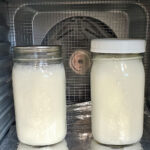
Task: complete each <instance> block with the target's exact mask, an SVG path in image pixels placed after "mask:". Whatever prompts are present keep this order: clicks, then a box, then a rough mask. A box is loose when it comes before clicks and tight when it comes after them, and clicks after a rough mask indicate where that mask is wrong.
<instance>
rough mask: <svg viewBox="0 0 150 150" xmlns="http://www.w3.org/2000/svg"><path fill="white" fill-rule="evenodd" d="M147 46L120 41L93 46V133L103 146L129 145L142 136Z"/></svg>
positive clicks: (94, 43)
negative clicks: (145, 52) (144, 59)
mask: <svg viewBox="0 0 150 150" xmlns="http://www.w3.org/2000/svg"><path fill="white" fill-rule="evenodd" d="M145 45H146V44H145V41H144V40H119V39H97V40H93V41H92V43H91V51H92V52H93V65H92V70H91V98H92V133H93V136H94V138H95V140H97V141H98V142H100V143H103V144H110V145H126V144H132V143H136V142H137V141H139V140H140V139H141V137H142V134H143V113H144V112H143V110H144V86H145V73H144V67H143V63H142V55H141V54H142V53H144V51H145Z"/></svg>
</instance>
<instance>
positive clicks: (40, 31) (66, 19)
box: [8, 0, 150, 104]
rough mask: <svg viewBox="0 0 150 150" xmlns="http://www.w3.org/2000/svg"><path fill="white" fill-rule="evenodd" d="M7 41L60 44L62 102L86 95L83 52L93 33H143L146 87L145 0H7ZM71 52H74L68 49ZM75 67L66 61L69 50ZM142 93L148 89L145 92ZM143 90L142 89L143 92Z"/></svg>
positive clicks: (148, 7) (129, 35)
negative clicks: (63, 75)
mask: <svg viewBox="0 0 150 150" xmlns="http://www.w3.org/2000/svg"><path fill="white" fill-rule="evenodd" d="M8 9H9V20H10V41H11V43H12V46H16V45H17V46H30V45H51V44H55V45H56V44H58V45H62V55H63V58H64V64H65V68H66V77H67V102H68V104H70V103H76V102H83V101H89V100H90V65H89V68H87V70H86V72H84V71H83V70H84V67H87V66H86V65H85V64H84V62H83V60H86V61H87V62H88V64H90V63H91V60H90V57H87V55H86V54H85V53H83V55H81V61H80V62H79V61H78V59H77V60H76V59H75V58H76V54H78V55H79V54H81V53H75V52H76V51H79V52H89V51H90V41H91V39H94V38H147V41H148V43H147V52H146V54H145V58H144V64H145V70H146V92H147V91H148V87H149V78H150V72H149V63H150V61H149V59H150V53H149V46H150V38H149V12H150V2H148V1H146V0H92V1H90V0H55V1H54V0H42V1H41V0H32V1H31V0H12V1H8ZM73 54H75V55H73ZM72 55H73V56H74V58H73V60H74V59H75V60H76V63H75V64H73V65H74V66H72V68H75V69H78V68H76V67H77V66H80V69H81V70H80V71H81V72H82V71H83V72H84V73H81V72H78V70H76V71H75V70H74V69H72V68H71V67H70V64H69V61H70V60H71V58H72V57H71V56H72ZM147 93H148V92H147ZM147 93H146V95H147Z"/></svg>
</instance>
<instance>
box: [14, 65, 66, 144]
mask: <svg viewBox="0 0 150 150" xmlns="http://www.w3.org/2000/svg"><path fill="white" fill-rule="evenodd" d="M65 82H66V81H65V70H64V67H63V64H50V65H45V66H36V67H35V66H32V65H21V64H15V65H14V68H13V91H14V100H15V113H16V124H17V134H18V138H19V140H20V141H21V142H23V143H27V144H29V145H49V144H54V143H57V142H59V141H61V140H62V139H63V138H64V137H65V135H66V96H65Z"/></svg>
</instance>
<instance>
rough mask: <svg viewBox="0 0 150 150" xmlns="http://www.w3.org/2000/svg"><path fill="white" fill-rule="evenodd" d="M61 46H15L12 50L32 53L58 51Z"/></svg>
mask: <svg viewBox="0 0 150 150" xmlns="http://www.w3.org/2000/svg"><path fill="white" fill-rule="evenodd" d="M60 49H61V46H59V45H49V46H16V47H14V52H17V53H34V52H39V53H40V52H60Z"/></svg>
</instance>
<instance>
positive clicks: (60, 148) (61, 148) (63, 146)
mask: <svg viewBox="0 0 150 150" xmlns="http://www.w3.org/2000/svg"><path fill="white" fill-rule="evenodd" d="M17 150H68V147H67V143H66V141H65V140H64V141H62V142H60V143H57V144H55V145H51V146H45V147H32V146H29V145H25V144H23V143H19V145H18V148H17Z"/></svg>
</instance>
